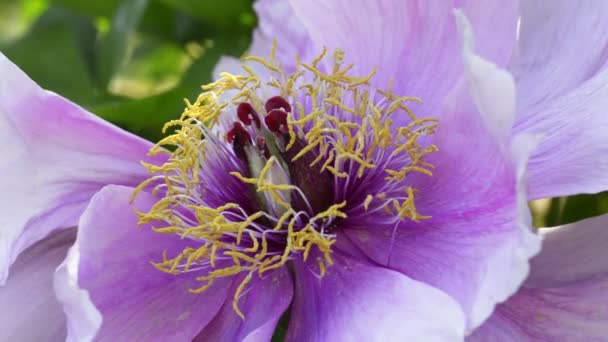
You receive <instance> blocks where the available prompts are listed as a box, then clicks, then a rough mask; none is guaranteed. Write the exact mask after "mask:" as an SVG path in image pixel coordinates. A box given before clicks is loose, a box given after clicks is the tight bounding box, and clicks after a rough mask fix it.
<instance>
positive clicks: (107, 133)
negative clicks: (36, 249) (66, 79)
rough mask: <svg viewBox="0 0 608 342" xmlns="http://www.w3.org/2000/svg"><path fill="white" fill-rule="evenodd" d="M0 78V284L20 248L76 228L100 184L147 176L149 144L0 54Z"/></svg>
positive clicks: (129, 181) (132, 181) (129, 182)
mask: <svg viewBox="0 0 608 342" xmlns="http://www.w3.org/2000/svg"><path fill="white" fill-rule="evenodd" d="M0 75H1V77H0V146H1V147H0V152H1V154H2V161H0V174H1V175H2V179H1V180H0V193H1V194H2V200H1V201H0V204H1V205H0V208H1V209H0V229H1V230H2V234H1V235H0V283H3V282H4V281H5V280H6V277H7V275H8V269H9V267H10V265H11V264H12V262H13V261H14V260H15V259H16V258H17V256H18V255H19V253H20V252H21V251H23V250H25V249H26V248H27V247H28V246H30V245H32V244H33V243H35V242H36V241H39V240H40V239H42V238H44V237H45V236H46V235H47V234H49V233H50V232H52V231H53V230H55V229H59V228H65V227H73V226H75V225H76V223H77V222H78V217H79V216H80V214H81V213H82V211H83V209H84V207H85V206H86V204H87V202H88V200H89V199H90V198H91V196H92V195H93V194H94V193H95V192H97V191H98V190H99V189H100V188H101V187H103V186H104V185H106V184H127V185H136V184H138V183H139V182H141V181H142V180H143V179H145V177H146V171H145V169H144V168H143V167H142V166H141V165H140V164H139V162H140V160H142V159H145V158H146V153H147V151H148V149H149V148H150V146H151V144H150V143H148V142H146V141H144V140H142V139H140V138H137V137H136V136H134V135H131V134H129V133H127V132H125V131H123V130H121V129H119V128H117V127H115V126H112V125H110V124H109V123H107V122H104V121H103V120H101V119H99V118H97V117H95V116H94V115H92V114H90V113H88V112H87V111H86V110H84V109H82V108H81V107H78V106H77V105H75V104H73V103H72V102H70V101H68V100H66V99H64V98H62V97H60V96H58V95H56V94H54V93H51V92H48V91H46V90H44V89H41V88H40V87H39V86H38V85H36V84H35V83H34V82H33V81H32V80H31V79H29V78H28V77H27V75H25V74H24V73H23V72H22V71H21V70H19V69H18V68H17V66H15V65H14V64H13V63H11V62H10V61H9V60H8V59H6V57H4V55H1V54H0ZM91 91H92V90H91Z"/></svg>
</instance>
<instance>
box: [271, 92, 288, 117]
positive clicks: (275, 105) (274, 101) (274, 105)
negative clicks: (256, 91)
mask: <svg viewBox="0 0 608 342" xmlns="http://www.w3.org/2000/svg"><path fill="white" fill-rule="evenodd" d="M264 108H265V109H266V112H267V113H269V114H270V112H272V111H273V110H275V109H282V110H283V111H285V113H291V106H290V105H289V103H287V101H286V100H285V99H284V98H282V97H281V96H274V97H271V98H269V99H268V101H266V105H265V106H264Z"/></svg>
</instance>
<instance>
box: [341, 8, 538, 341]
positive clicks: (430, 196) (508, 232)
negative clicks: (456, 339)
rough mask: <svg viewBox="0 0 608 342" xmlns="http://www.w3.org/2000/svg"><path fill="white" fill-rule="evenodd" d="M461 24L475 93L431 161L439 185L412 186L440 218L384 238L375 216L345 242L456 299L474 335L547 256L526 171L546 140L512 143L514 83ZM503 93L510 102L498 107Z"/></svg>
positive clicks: (442, 132)
mask: <svg viewBox="0 0 608 342" xmlns="http://www.w3.org/2000/svg"><path fill="white" fill-rule="evenodd" d="M457 18H458V22H459V26H460V29H461V32H462V34H463V40H464V42H465V46H464V62H465V68H466V75H467V77H468V82H467V85H468V89H467V88H465V87H461V88H459V89H457V90H455V93H454V96H456V97H458V100H457V101H451V100H450V99H449V98H448V100H447V101H446V106H445V113H446V114H445V115H444V117H443V119H442V120H440V121H439V127H438V130H437V133H436V136H435V137H434V141H433V142H434V143H436V144H437V145H438V146H439V151H438V152H436V153H433V154H431V155H429V158H428V160H427V161H428V162H430V163H431V164H433V165H434V166H435V167H434V169H433V176H432V177H428V176H426V175H414V174H412V176H411V178H410V179H411V182H412V183H411V184H412V186H413V187H414V188H415V189H417V190H418V192H417V195H416V208H417V211H418V212H419V213H421V214H422V215H429V216H431V218H430V219H428V220H423V221H421V222H418V223H416V222H411V221H404V222H402V223H401V224H400V225H399V226H398V227H396V228H395V229H393V228H386V229H382V230H380V229H378V228H376V227H377V224H374V216H373V215H372V216H371V218H370V219H369V221H367V222H364V221H362V220H356V218H355V219H353V220H351V221H347V222H345V223H344V225H345V228H346V229H345V234H346V235H347V236H348V237H349V238H350V239H351V240H352V241H353V242H355V243H357V244H358V245H359V246H360V249H361V250H362V251H364V252H365V253H366V254H367V255H369V256H370V257H371V258H372V259H373V260H375V261H376V262H378V263H380V264H382V265H387V266H388V267H390V268H392V269H395V270H398V271H400V272H402V273H404V274H406V275H408V276H409V277H411V278H413V279H416V280H418V281H422V282H425V283H428V284H431V285H433V286H436V287H438V288H439V289H441V290H443V291H445V292H446V293H448V294H450V295H451V296H452V297H453V298H455V299H456V300H457V301H458V302H459V303H460V304H461V305H462V307H463V309H464V311H465V313H466V314H467V327H468V330H469V331H471V330H472V329H474V328H475V327H477V326H479V325H480V324H481V323H482V322H483V320H485V319H486V318H487V317H489V315H490V314H491V312H492V310H493V308H494V306H495V305H496V304H497V303H499V302H501V301H504V300H505V299H507V298H508V297H509V296H510V295H512V294H513V293H514V292H515V291H516V290H517V289H518V288H519V286H520V285H521V283H522V282H523V281H524V279H525V278H526V276H527V275H528V270H529V265H528V260H529V258H531V257H532V256H533V255H534V254H536V253H537V252H538V250H539V247H540V239H539V237H538V236H536V235H535V234H533V233H532V230H531V219H530V213H529V210H528V207H527V203H526V192H525V188H526V183H525V166H526V162H527V158H528V156H529V154H530V152H531V150H532V149H533V148H534V147H535V145H536V144H537V141H538V139H537V138H536V137H531V136H518V137H517V138H516V139H513V140H512V141H510V140H509V136H508V133H509V129H510V127H511V125H510V123H511V122H512V119H513V117H514V113H513V112H514V109H515V105H514V99H515V97H514V84H513V80H512V78H511V77H510V76H509V75H508V73H506V72H505V71H504V70H501V69H499V68H497V67H496V66H494V65H492V64H491V63H489V62H487V61H485V60H483V59H482V58H480V57H479V56H477V55H475V54H474V53H473V51H472V50H471V48H472V44H471V42H470V39H472V35H471V28H470V27H469V25H468V23H467V21H466V18H465V17H464V16H463V15H462V14H461V13H459V12H457ZM463 85H464V83H463ZM468 92H470V93H471V94H472V95H468ZM496 93H500V94H504V95H505V96H502V97H501V98H498V99H496V98H495V97H494V96H495V94H496ZM508 94H512V96H508ZM471 97H472V98H471ZM464 99H467V101H464ZM491 99H494V101H491ZM473 100H474V101H475V102H476V103H477V104H478V106H477V107H476V106H475V105H473Z"/></svg>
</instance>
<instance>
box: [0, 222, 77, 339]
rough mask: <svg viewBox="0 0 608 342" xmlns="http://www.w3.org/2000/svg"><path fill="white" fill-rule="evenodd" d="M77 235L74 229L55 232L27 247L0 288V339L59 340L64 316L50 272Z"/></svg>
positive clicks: (63, 325)
mask: <svg viewBox="0 0 608 342" xmlns="http://www.w3.org/2000/svg"><path fill="white" fill-rule="evenodd" d="M75 238H76V230H75V229H68V230H64V231H61V232H58V233H54V234H52V235H51V236H49V237H47V238H46V239H44V240H42V241H40V242H38V243H36V244H34V245H33V246H31V247H29V248H28V249H26V250H25V251H24V252H23V253H22V254H21V255H20V256H19V258H17V260H16V261H15V264H14V265H13V270H12V273H11V276H10V277H9V278H8V281H7V283H6V285H5V286H3V287H2V288H1V289H0V306H1V307H2V314H1V315H0V331H2V337H0V340H2V341H43V340H44V341H60V340H63V339H65V336H66V329H65V326H66V325H65V324H66V320H65V316H64V314H63V311H62V310H61V305H60V304H59V303H58V302H57V300H56V299H55V294H54V292H53V287H52V284H53V272H54V271H55V269H56V268H57V266H58V265H59V264H60V263H61V260H63V259H64V258H65V256H66V254H67V251H68V248H69V246H70V245H71V244H72V243H73V242H74V239H75Z"/></svg>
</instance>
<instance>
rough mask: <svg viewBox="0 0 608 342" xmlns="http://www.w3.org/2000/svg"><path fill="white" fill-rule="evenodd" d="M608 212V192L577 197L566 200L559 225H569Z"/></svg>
mask: <svg viewBox="0 0 608 342" xmlns="http://www.w3.org/2000/svg"><path fill="white" fill-rule="evenodd" d="M607 211H608V192H605V193H600V194H595V195H576V196H571V197H568V198H567V199H565V204H564V206H563V209H562V212H561V215H560V218H559V224H568V223H572V222H576V221H579V220H582V219H585V218H588V217H593V216H598V215H602V214H604V213H606V212H607Z"/></svg>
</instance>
